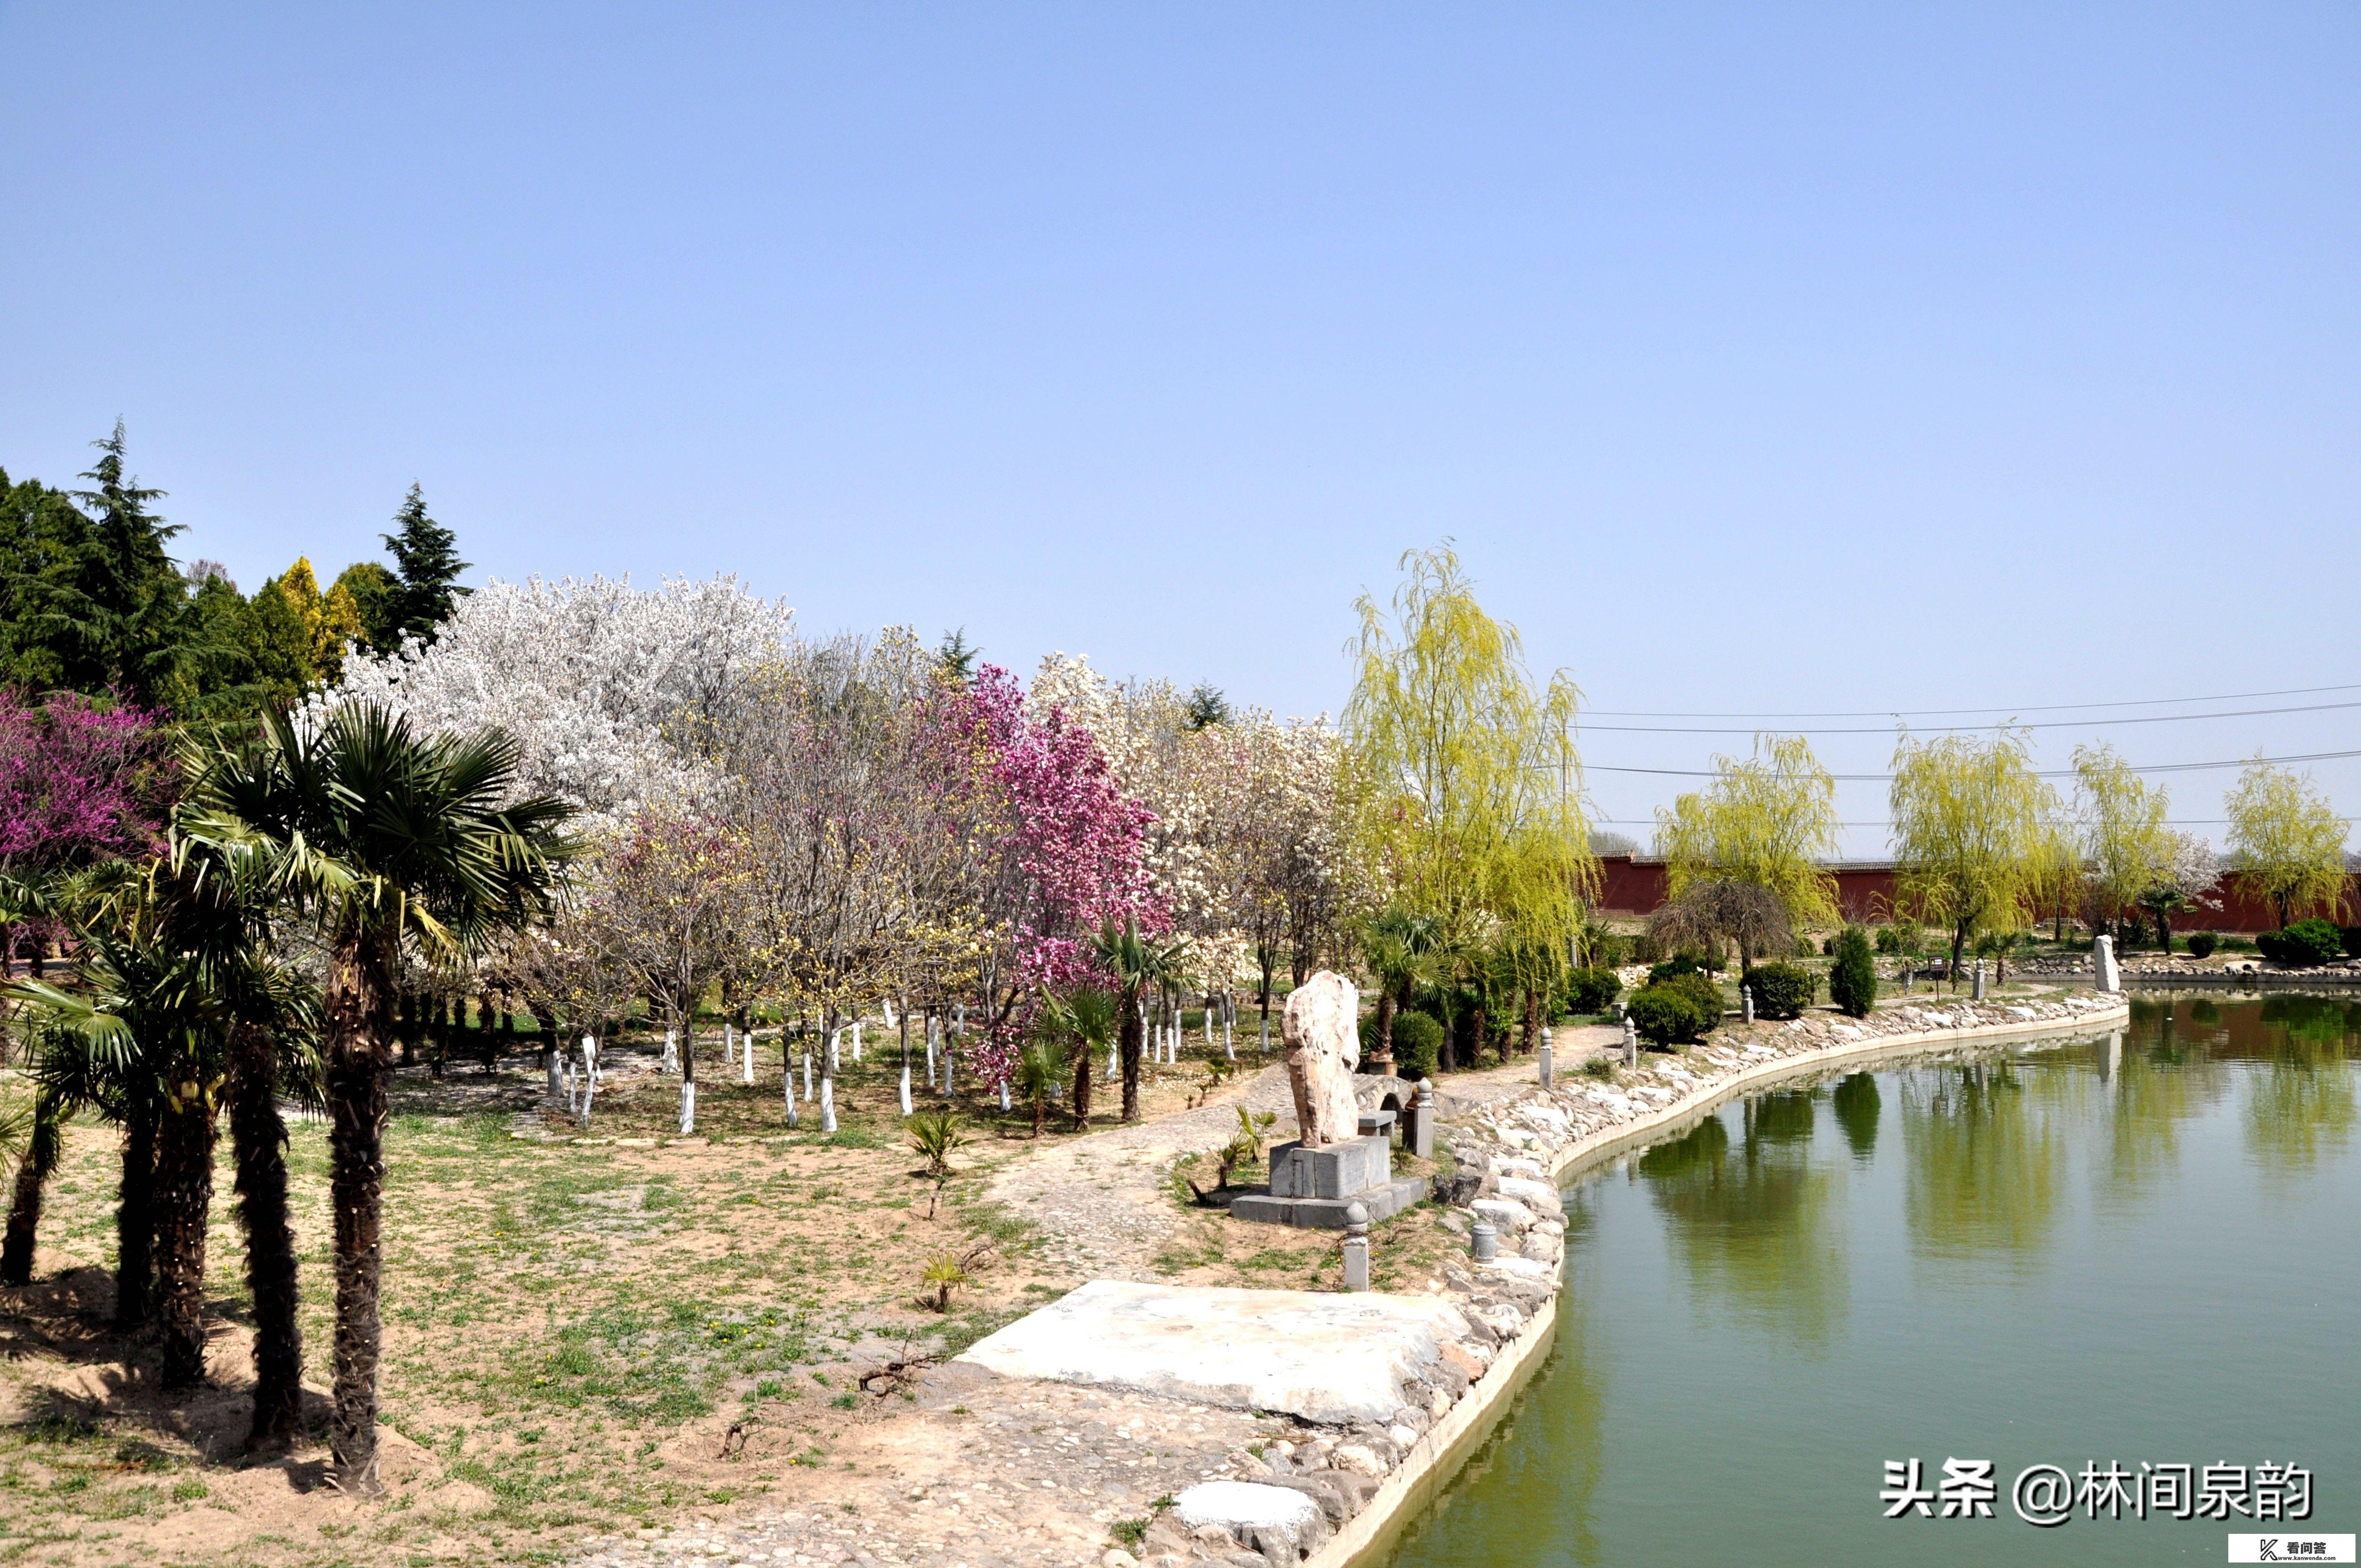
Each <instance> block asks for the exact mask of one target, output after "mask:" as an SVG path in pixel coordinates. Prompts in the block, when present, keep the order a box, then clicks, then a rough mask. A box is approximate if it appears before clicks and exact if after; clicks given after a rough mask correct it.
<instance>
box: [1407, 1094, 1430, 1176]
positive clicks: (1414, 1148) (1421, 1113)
mask: <svg viewBox="0 0 2361 1568" xmlns="http://www.w3.org/2000/svg"><path fill="white" fill-rule="evenodd" d="M1402 1147H1403V1149H1404V1150H1406V1151H1407V1152H1409V1153H1411V1154H1414V1155H1416V1156H1417V1157H1419V1158H1421V1159H1433V1157H1434V1081H1433V1080H1432V1079H1424V1078H1422V1079H1420V1080H1418V1092H1417V1093H1415V1094H1413V1095H1411V1102H1410V1114H1409V1116H1408V1117H1407V1118H1405V1119H1404V1122H1403V1124H1402Z"/></svg>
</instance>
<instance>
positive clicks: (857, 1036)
mask: <svg viewBox="0 0 2361 1568" xmlns="http://www.w3.org/2000/svg"><path fill="white" fill-rule="evenodd" d="M852 1059H853V1060H854V1061H859V1060H860V1059H861V1021H860V1020H859V1019H857V1018H856V1019H854V1020H853V1022H852Z"/></svg>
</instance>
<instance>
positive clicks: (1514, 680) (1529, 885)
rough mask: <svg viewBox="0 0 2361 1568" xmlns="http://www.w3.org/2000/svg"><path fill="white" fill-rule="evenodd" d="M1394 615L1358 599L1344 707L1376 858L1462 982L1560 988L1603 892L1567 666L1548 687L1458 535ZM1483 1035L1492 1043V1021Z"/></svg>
mask: <svg viewBox="0 0 2361 1568" xmlns="http://www.w3.org/2000/svg"><path fill="white" fill-rule="evenodd" d="M1401 571H1402V581H1401V584H1400V587H1397V588H1396V589H1395V590H1394V595H1393V601H1392V605H1391V614H1390V615H1389V614H1388V612H1387V610H1386V609H1383V608H1381V607H1380V606H1379V605H1378V603H1377V602H1376V601H1375V600H1374V599H1372V598H1370V597H1369V596H1368V595H1367V594H1364V595H1362V596H1361V598H1360V599H1359V600H1358V601H1357V603H1356V606H1355V608H1356V609H1357V610H1358V611H1359V613H1360V618H1361V630H1360V635H1359V636H1358V638H1357V639H1356V641H1355V643H1354V644H1353V645H1352V647H1351V652H1353V654H1354V656H1355V658H1356V662H1357V663H1358V666H1359V669H1358V673H1357V678H1356V681H1355V684H1354V687H1353V696H1352V700H1351V701H1350V702H1349V703H1348V704H1347V705H1346V706H1345V723H1344V732H1345V748H1346V756H1347V759H1348V762H1349V766H1350V769H1351V772H1352V773H1353V776H1354V784H1355V787H1354V790H1353V797H1354V798H1355V799H1356V802H1357V810H1356V824H1355V827H1356V836H1357V837H1358V839H1359V840H1360V849H1361V850H1362V853H1363V855H1364V857H1365V859H1364V863H1365V864H1368V865H1372V866H1375V867H1378V868H1379V869H1380V870H1381V872H1382V878H1383V881H1384V882H1385V883H1388V884H1389V886H1390V889H1391V894H1392V904H1393V905H1394V906H1395V907H1396V908H1398V909H1400V910H1401V911H1403V912H1404V913H1406V914H1407V915H1409V916H1413V917H1417V918H1421V919H1423V920H1426V921H1428V922H1431V925H1432V930H1433V951H1434V952H1435V954H1436V955H1437V958H1438V959H1439V960H1440V962H1439V964H1438V967H1439V968H1446V969H1447V970H1450V971H1451V972H1452V974H1453V975H1454V977H1455V979H1456V980H1458V981H1459V982H1460V983H1462V984H1471V985H1475V986H1477V987H1479V988H1481V989H1482V990H1485V991H1487V992H1489V991H1496V990H1498V989H1500V988H1502V987H1503V986H1510V987H1514V988H1516V989H1520V990H1522V991H1524V992H1526V993H1527V995H1528V997H1529V998H1530V997H1532V996H1533V995H1535V994H1536V993H1538V992H1541V991H1543V990H1545V989H1546V988H1547V986H1548V985H1549V984H1550V982H1551V981H1552V980H1554V977H1555V975H1556V973H1557V972H1558V970H1559V969H1560V968H1561V967H1562V966H1563V965H1564V963H1565V958H1566V955H1567V953H1568V951H1569V949H1570V946H1571V943H1572V941H1573V938H1574V937H1575V935H1576V932H1577V931H1578V930H1579V929H1580V927H1581V917H1582V909H1583V900H1584V899H1585V898H1586V897H1587V896H1588V895H1589V894H1590V893H1591V892H1592V890H1593V888H1594V887H1595V885H1596V881H1597V877H1598V861H1596V860H1595V859H1594V858H1593V857H1592V855H1591V853H1590V847H1589V845H1590V825H1589V823H1588V821H1587V819H1586V818H1585V817H1584V815H1583V809H1582V798H1581V784H1582V765H1581V761H1580V759H1579V757H1578V756H1577V755H1576V750H1575V741H1574V722H1575V713H1576V706H1577V704H1578V703H1579V702H1580V700H1581V695H1582V694H1581V693H1580V691H1578V690H1577V689H1576V686H1575V684H1574V681H1573V679H1572V677H1571V676H1570V675H1569V674H1567V673H1566V672H1565V671H1563V670H1560V671H1557V672H1555V673H1554V674H1552V675H1551V676H1550V677H1549V679H1548V681H1547V682H1546V683H1536V682H1535V681H1534V679H1533V677H1532V673H1531V672H1530V671H1529V670H1528V669H1527V668H1526V665H1525V655H1524V644H1523V641H1522V639H1521V638H1520V637H1519V636H1518V634H1517V630H1516V628H1514V627H1513V626H1509V625H1505V624H1503V623H1501V622H1499V621H1497V620H1493V619H1492V618H1491V617H1490V616H1489V615H1487V614H1486V613H1485V612H1484V609H1483V607H1482V606H1480V605H1478V604H1477V602H1476V595H1475V592H1474V589H1473V586H1472V585H1471V584H1470V583H1469V582H1468V580H1467V576H1466V573H1465V572H1464V571H1463V570H1462V569H1461V568H1460V565H1459V557H1458V556H1457V554H1455V553H1454V552H1453V550H1452V549H1451V547H1450V543H1449V542H1448V541H1446V542H1444V543H1443V544H1442V545H1440V546H1438V547H1437V548H1435V549H1433V550H1428V551H1416V550H1413V551H1409V552H1406V553H1405V554H1403V555H1402V558H1401ZM1474 1039H1475V1041H1476V1043H1477V1044H1478V1045H1480V1044H1481V1042H1482V1039H1483V1027H1482V1019H1481V1017H1480V1016H1479V1017H1478V1018H1477V1028H1476V1030H1475V1034H1474Z"/></svg>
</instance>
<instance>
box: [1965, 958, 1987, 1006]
mask: <svg viewBox="0 0 2361 1568" xmlns="http://www.w3.org/2000/svg"><path fill="white" fill-rule="evenodd" d="M1983 999H1984V961H1983V959H1977V960H1976V978H1975V988H1974V989H1973V990H1972V991H1971V992H1968V1000H1969V1001H1971V1002H1982V1000H1983Z"/></svg>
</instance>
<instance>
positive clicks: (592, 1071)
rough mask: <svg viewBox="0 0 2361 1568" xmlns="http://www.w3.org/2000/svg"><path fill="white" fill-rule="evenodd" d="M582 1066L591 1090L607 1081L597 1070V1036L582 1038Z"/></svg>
mask: <svg viewBox="0 0 2361 1568" xmlns="http://www.w3.org/2000/svg"><path fill="white" fill-rule="evenodd" d="M582 1066H583V1069H584V1070H585V1071H586V1072H587V1073H588V1075H589V1079H590V1087H591V1088H593V1089H596V1088H598V1085H600V1084H601V1083H604V1082H605V1081H606V1075H605V1074H603V1073H601V1072H600V1071H599V1070H598V1036H596V1035H585V1036H582Z"/></svg>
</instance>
